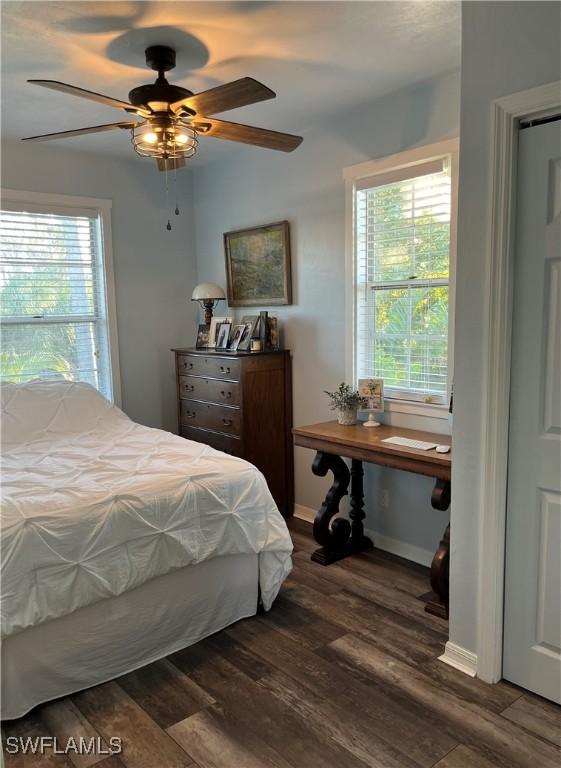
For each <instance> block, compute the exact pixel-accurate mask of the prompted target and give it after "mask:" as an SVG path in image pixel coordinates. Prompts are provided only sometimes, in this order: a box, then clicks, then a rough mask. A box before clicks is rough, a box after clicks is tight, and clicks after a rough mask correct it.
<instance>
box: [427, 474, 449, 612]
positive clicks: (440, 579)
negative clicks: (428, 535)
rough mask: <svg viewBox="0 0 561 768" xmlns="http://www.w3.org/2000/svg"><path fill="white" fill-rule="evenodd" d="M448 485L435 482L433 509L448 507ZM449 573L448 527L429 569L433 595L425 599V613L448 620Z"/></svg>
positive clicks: (440, 481)
mask: <svg viewBox="0 0 561 768" xmlns="http://www.w3.org/2000/svg"><path fill="white" fill-rule="evenodd" d="M450 490H451V489H450V483H449V482H448V481H447V480H437V481H436V485H435V486H434V490H433V492H432V496H431V504H432V506H433V507H434V509H441V510H442V511H446V510H447V509H448V507H449V506H450ZM449 573H450V525H449V524H448V525H447V526H446V530H445V531H444V535H443V536H442V539H441V541H440V544H439V545H438V549H437V550H436V552H435V555H434V557H433V559H432V563H431V567H430V585H431V587H432V590H433V593H432V594H431V595H430V597H428V598H426V599H427V604H426V605H425V611H427V613H433V614H435V615H436V616H442V617H443V618H445V619H447V618H448V597H449V593H448V585H449Z"/></svg>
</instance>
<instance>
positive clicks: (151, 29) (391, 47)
mask: <svg viewBox="0 0 561 768" xmlns="http://www.w3.org/2000/svg"><path fill="white" fill-rule="evenodd" d="M1 10H2V131H3V135H4V136H5V137H7V138H21V137H22V136H29V135H36V134H39V133H48V132H52V131H58V130H68V129H71V128H80V127H84V126H90V125H96V124H101V123H106V122H116V121H118V120H120V119H123V118H125V115H124V113H123V112H121V111H120V110H116V109H113V108H109V107H104V106H102V105H96V104H92V103H91V102H88V101H85V100H83V99H78V98H74V97H71V96H67V95H65V94H59V93H55V92H52V91H48V90H46V89H42V88H39V87H37V86H34V85H29V84H27V83H26V80H27V79H28V78H42V79H52V80H61V81H63V82H66V83H71V84H72V85H79V86H81V87H84V88H87V89H89V90H93V91H97V92H98V93H103V94H106V95H109V96H114V97H115V98H119V99H124V100H127V94H128V91H129V90H130V89H131V88H133V87H134V86H137V85H140V84H141V83H146V82H151V81H153V79H154V78H155V73H153V72H152V71H151V70H148V69H147V68H146V65H145V61H144V49H145V48H146V46H147V45H150V44H152V45H154V44H167V45H171V46H172V47H174V48H176V50H177V57H178V66H177V68H176V69H175V70H173V71H172V72H170V73H169V79H170V81H172V82H176V83H178V84H180V85H183V86H185V87H187V88H189V89H190V90H191V91H194V92H197V91H202V90H205V89H207V88H211V87H213V86H215V85H218V84H221V83H224V82H228V81H230V80H235V79H237V78H238V77H242V76H245V75H249V76H251V77H255V78H256V79H257V80H260V81H262V82H263V83H265V84H266V85H268V86H269V87H271V88H272V89H273V90H274V91H276V93H277V98H276V99H274V100H272V101H269V102H263V103H261V104H256V105H252V106H249V107H245V108H243V109H239V110H235V111H234V110H233V111H231V112H228V113H224V115H223V118H224V119H226V120H230V119H231V120H236V121H238V122H245V123H250V124H254V125H259V126H263V127H267V128H274V129H276V130H281V131H287V132H290V133H297V134H298V133H301V132H305V131H306V129H307V128H308V127H309V126H310V125H313V124H314V123H315V122H317V121H318V120H321V118H322V117H324V116H325V115H328V114H333V113H335V112H340V111H343V110H345V109H347V108H349V107H351V106H353V105H355V104H358V103H362V102H367V101H371V100H373V99H375V98H376V97H379V96H381V95H383V94H385V93H389V92H391V91H393V90H397V89H399V88H402V87H404V86H407V85H409V84H412V83H414V82H417V81H420V80H424V79H426V78H429V77H432V76H434V75H437V74H440V73H443V72H448V71H451V70H453V69H457V68H458V67H459V63H460V8H459V2H452V1H450V2H438V1H437V0H416V1H415V2H399V1H395V2H381V1H380V2H374V1H371V2H353V1H351V2H322V1H321V0H318V1H316V2H298V1H296V0H285V1H284V2H274V1H273V0H269V1H268V2H260V1H258V0H255V1H254V2H235V1H233V0H232V1H231V2H208V1H207V2H193V3H190V2H164V1H163V0H156V1H153V2H149V1H147V0H144V1H143V2H110V1H103V2H97V1H96V0H88V1H87V2H68V1H66V2H43V1H42V0H31V1H29V0H26V1H25V2H12V1H10V0H4V2H2V5H1ZM54 143H55V142H53V144H54ZM56 144H57V146H60V147H62V146H63V145H64V146H68V148H72V149H79V150H85V151H92V152H100V153H109V154H120V155H123V154H124V153H127V152H132V149H131V147H130V144H129V142H128V134H127V133H125V132H124V131H115V132H113V133H101V134H95V135H92V136H86V137H79V138H69V139H65V140H62V141H60V142H56ZM235 148H236V145H232V144H230V143H229V142H222V141H218V140H216V139H210V138H209V139H208V140H204V143H203V142H201V146H200V147H199V151H198V153H197V161H198V162H204V161H205V160H210V159H214V158H216V157H217V155H218V153H220V152H224V151H226V150H227V149H228V151H235ZM267 151H270V150H262V149H255V152H267Z"/></svg>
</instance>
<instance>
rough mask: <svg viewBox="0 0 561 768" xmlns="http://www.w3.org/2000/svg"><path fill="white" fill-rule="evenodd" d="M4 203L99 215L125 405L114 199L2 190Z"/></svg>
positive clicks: (117, 394) (114, 358)
mask: <svg viewBox="0 0 561 768" xmlns="http://www.w3.org/2000/svg"><path fill="white" fill-rule="evenodd" d="M0 194H1V203H11V204H12V205H16V206H17V205H19V204H21V205H22V210H25V205H26V204H28V205H35V206H45V209H49V208H52V209H53V210H52V212H53V213H56V212H57V211H56V209H57V208H59V209H66V210H68V211H70V210H72V209H73V208H81V209H82V210H83V209H84V208H86V209H90V210H93V211H95V212H96V213H97V215H98V217H99V222H100V228H101V246H102V254H101V263H102V269H103V277H104V280H103V283H104V289H105V308H106V312H107V336H108V339H107V341H108V344H109V360H110V364H111V389H112V393H113V397H112V400H113V402H114V403H115V404H116V405H118V406H120V405H121V373H120V367H119V341H118V336H117V310H116V302H115V277H114V273H113V250H112V236H111V206H112V201H111V200H104V199H102V198H97V197H76V196H74V195H58V194H51V193H45V192H25V191H22V190H16V189H2V191H1V193H0Z"/></svg>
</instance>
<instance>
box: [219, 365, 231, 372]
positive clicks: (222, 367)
mask: <svg viewBox="0 0 561 768" xmlns="http://www.w3.org/2000/svg"><path fill="white" fill-rule="evenodd" d="M220 373H230V367H229V366H227V365H221V366H220Z"/></svg>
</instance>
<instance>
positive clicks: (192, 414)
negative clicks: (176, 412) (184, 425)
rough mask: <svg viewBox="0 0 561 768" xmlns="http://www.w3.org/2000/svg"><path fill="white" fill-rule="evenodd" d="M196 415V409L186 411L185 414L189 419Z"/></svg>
mask: <svg viewBox="0 0 561 768" xmlns="http://www.w3.org/2000/svg"><path fill="white" fill-rule="evenodd" d="M196 415H197V414H196V413H195V411H185V416H187V418H188V419H194V418H195V416H196Z"/></svg>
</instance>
